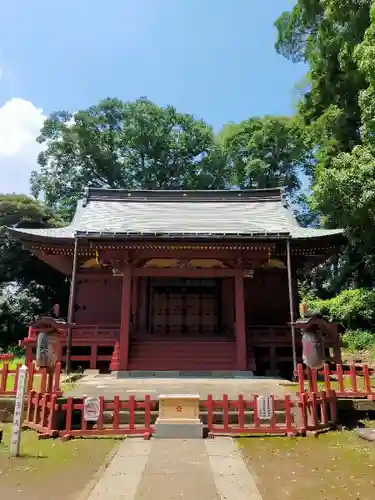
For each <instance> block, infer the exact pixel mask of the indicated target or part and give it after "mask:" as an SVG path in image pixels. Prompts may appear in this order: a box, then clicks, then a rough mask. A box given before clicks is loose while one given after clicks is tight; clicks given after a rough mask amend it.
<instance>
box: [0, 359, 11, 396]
mask: <svg viewBox="0 0 375 500" xmlns="http://www.w3.org/2000/svg"><path fill="white" fill-rule="evenodd" d="M8 371H9V365H8V363H7V362H5V363H4V364H3V368H2V369H1V381H0V382H1V383H0V392H6V388H7V379H8Z"/></svg>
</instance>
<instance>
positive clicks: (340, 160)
mask: <svg viewBox="0 0 375 500" xmlns="http://www.w3.org/2000/svg"><path fill="white" fill-rule="evenodd" d="M353 56H354V58H355V61H356V63H357V65H358V68H359V70H360V71H361V72H362V74H363V75H364V77H365V80H366V87H365V88H364V89H363V90H361V91H360V92H359V95H358V105H359V108H360V110H361V122H360V127H359V128H360V131H361V144H359V145H357V146H355V147H354V148H353V149H352V150H351V151H350V152H345V153H340V154H338V155H336V157H335V158H333V160H332V161H331V162H330V164H329V165H326V166H325V168H322V169H320V171H319V172H318V175H317V178H316V183H315V186H314V191H313V202H314V204H315V206H316V207H318V208H319V209H320V210H322V211H323V212H324V213H326V214H328V216H329V217H330V219H331V220H332V221H333V223H334V224H336V225H340V226H342V227H345V228H347V232H348V235H349V237H350V240H351V244H352V247H353V249H355V256H356V259H355V260H354V261H353V266H352V267H354V268H355V270H356V273H357V276H358V281H359V283H360V284H366V285H372V284H373V279H374V277H375V236H374V227H375V139H374V137H375V136H374V132H375V104H374V103H375V3H373V5H372V8H371V23H370V24H369V27H368V29H367V30H366V32H365V34H364V37H363V40H362V42H361V43H360V44H359V45H358V46H357V47H356V49H355V51H354V54H353Z"/></svg>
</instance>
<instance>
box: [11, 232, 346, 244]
mask: <svg viewBox="0 0 375 500" xmlns="http://www.w3.org/2000/svg"><path fill="white" fill-rule="evenodd" d="M7 231H8V233H9V234H10V235H11V236H12V237H13V238H14V239H16V240H18V241H21V242H23V243H27V242H30V243H41V244H43V243H45V244H50V245H51V244H56V245H63V244H65V245H71V244H72V243H73V241H74V239H75V238H79V239H82V240H100V241H114V240H117V241H131V240H138V241H139V240H143V241H145V240H167V241H168V240H174V241H176V240H178V239H180V240H190V241H192V240H201V241H202V240H207V241H210V240H211V241H212V240H220V239H223V240H249V241H251V240H253V241H254V240H257V241H261V240H268V241H280V240H284V241H285V240H287V239H291V240H292V242H293V243H294V244H297V246H304V245H306V246H309V245H314V246H315V245H316V243H319V244H321V245H322V246H326V245H328V246H332V245H333V246H337V247H339V246H341V245H342V244H344V243H345V235H344V232H343V230H340V229H332V230H326V229H305V228H295V229H294V230H292V231H291V232H290V233H289V232H279V233H270V232H264V233H261V232H254V233H190V232H186V233H155V232H150V233H145V232H144V233H135V232H134V233H132V232H127V233H123V232H97V231H96V232H94V231H76V230H74V229H72V228H70V227H66V228H46V229H22V228H9V227H8V228H7Z"/></svg>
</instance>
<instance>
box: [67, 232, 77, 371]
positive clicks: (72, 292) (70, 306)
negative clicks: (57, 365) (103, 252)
mask: <svg viewBox="0 0 375 500" xmlns="http://www.w3.org/2000/svg"><path fill="white" fill-rule="evenodd" d="M77 267H78V238H77V236H75V239H74V253H73V268H72V279H71V281H70V293H69V304H68V323H69V326H68V338H67V344H66V363H65V371H66V374H67V375H68V374H69V373H70V369H71V356H72V327H71V324H72V323H73V321H74V312H75V302H76V288H77V286H76V282H77Z"/></svg>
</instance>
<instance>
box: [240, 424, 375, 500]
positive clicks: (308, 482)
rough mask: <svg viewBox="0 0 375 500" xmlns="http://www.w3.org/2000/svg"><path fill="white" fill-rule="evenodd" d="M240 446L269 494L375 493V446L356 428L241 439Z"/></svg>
mask: <svg viewBox="0 0 375 500" xmlns="http://www.w3.org/2000/svg"><path fill="white" fill-rule="evenodd" d="M240 446H241V449H242V450H243V454H244V458H245V460H246V463H247V464H248V466H249V469H250V470H251V472H252V473H253V474H254V476H255V478H256V480H257V484H258V488H259V490H260V492H261V494H262V496H263V499H264V500H275V499H276V498H277V499H280V500H281V499H289V498H290V499H293V500H344V499H351V498H353V499H360V500H372V499H373V498H375V447H374V446H373V445H371V444H367V443H365V442H364V441H362V440H360V439H359V438H358V437H357V436H356V435H355V434H354V433H353V432H349V431H345V432H344V431H343V432H332V433H328V434H325V435H321V436H320V437H319V438H294V439H287V438H255V439H251V438H250V439H241V440H240Z"/></svg>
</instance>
